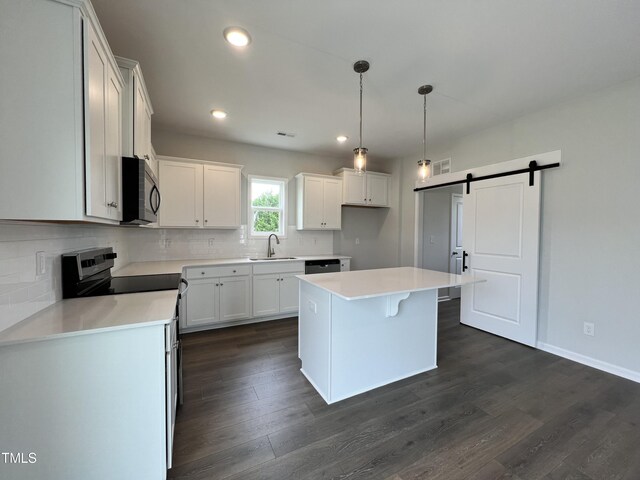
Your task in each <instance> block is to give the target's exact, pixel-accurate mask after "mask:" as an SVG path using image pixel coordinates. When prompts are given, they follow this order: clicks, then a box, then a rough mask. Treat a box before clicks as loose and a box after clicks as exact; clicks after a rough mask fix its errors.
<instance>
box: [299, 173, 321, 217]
mask: <svg viewBox="0 0 640 480" xmlns="http://www.w3.org/2000/svg"><path fill="white" fill-rule="evenodd" d="M323 190H324V179H322V178H316V177H305V178H304V200H303V208H304V214H303V216H304V220H303V221H304V228H323V223H324V220H323V218H324V215H323V208H324V195H323Z"/></svg>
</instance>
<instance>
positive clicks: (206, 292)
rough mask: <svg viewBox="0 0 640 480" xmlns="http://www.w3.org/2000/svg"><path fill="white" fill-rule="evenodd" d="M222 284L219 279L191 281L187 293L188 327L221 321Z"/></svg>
mask: <svg viewBox="0 0 640 480" xmlns="http://www.w3.org/2000/svg"><path fill="white" fill-rule="evenodd" d="M219 283H220V281H219V279H217V278H206V279H203V280H189V292H188V293H187V295H186V296H187V301H186V310H187V319H186V322H185V323H186V326H187V327H197V326H200V325H208V324H210V323H216V322H219V321H220V288H219V287H218V284H219Z"/></svg>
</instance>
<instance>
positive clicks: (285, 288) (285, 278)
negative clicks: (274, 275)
mask: <svg viewBox="0 0 640 480" xmlns="http://www.w3.org/2000/svg"><path fill="white" fill-rule="evenodd" d="M300 273H302V272H300ZM296 275H298V274H296V273H287V274H283V275H281V276H280V292H279V296H278V298H279V300H280V313H297V312H298V298H299V292H298V285H299V280H298V279H297V278H296Z"/></svg>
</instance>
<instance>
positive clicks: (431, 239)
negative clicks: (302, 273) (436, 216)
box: [429, 235, 436, 245]
mask: <svg viewBox="0 0 640 480" xmlns="http://www.w3.org/2000/svg"><path fill="white" fill-rule="evenodd" d="M429 243H430V244H431V245H433V244H434V243H436V236H435V235H429Z"/></svg>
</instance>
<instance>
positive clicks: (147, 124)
mask: <svg viewBox="0 0 640 480" xmlns="http://www.w3.org/2000/svg"><path fill="white" fill-rule="evenodd" d="M116 61H117V62H118V66H119V67H120V72H121V73H122V76H123V78H124V82H125V93H124V95H123V99H122V109H123V111H124V118H123V122H122V131H123V138H124V139H123V145H122V147H123V152H124V154H123V156H125V157H133V156H136V157H138V158H144V159H145V160H146V161H147V163H149V165H151V163H152V161H153V147H152V146H151V115H153V108H152V106H151V100H150V98H149V93H148V92H147V86H146V84H145V82H144V77H143V75H142V69H141V68H140V64H139V63H138V62H136V61H135V60H130V59H128V58H123V57H116ZM151 166H153V165H151Z"/></svg>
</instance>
